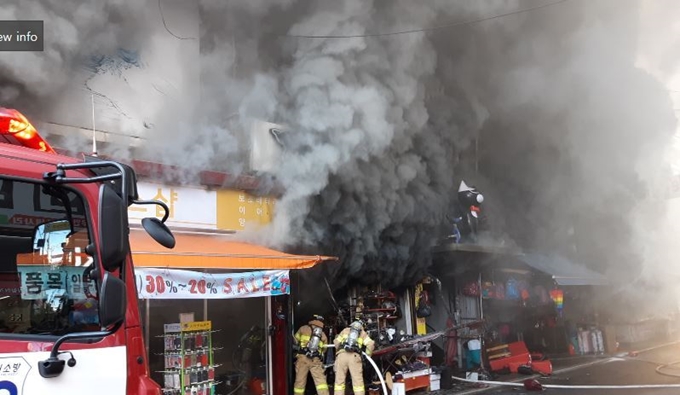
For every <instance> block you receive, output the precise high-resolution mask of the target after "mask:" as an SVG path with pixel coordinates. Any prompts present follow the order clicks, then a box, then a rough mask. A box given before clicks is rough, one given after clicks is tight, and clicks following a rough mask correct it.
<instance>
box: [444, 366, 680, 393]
mask: <svg viewBox="0 0 680 395" xmlns="http://www.w3.org/2000/svg"><path fill="white" fill-rule="evenodd" d="M614 360H616V359H615V358H611V359H608V360H607V361H609V362H611V361H614ZM635 360H636V361H640V362H647V363H650V364H654V365H656V369H655V371H656V373H659V374H661V375H664V376H669V377H680V374H673V373H668V372H662V370H663V369H665V368H668V367H670V366H674V365H678V364H680V361H675V362H670V363H667V364H659V363H657V362H652V361H647V360H641V359H635ZM534 377H535V376H534ZM452 378H453V379H454V380H456V381H461V382H465V383H470V384H486V385H490V386H506V387H523V388H525V389H530V390H542V389H549V388H552V389H661V388H680V384H631V385H563V384H542V383H540V382H538V381H536V380H535V379H533V378H527V379H526V380H524V382H522V383H508V382H504V381H492V380H468V379H463V378H460V377H455V376H453V377H452Z"/></svg>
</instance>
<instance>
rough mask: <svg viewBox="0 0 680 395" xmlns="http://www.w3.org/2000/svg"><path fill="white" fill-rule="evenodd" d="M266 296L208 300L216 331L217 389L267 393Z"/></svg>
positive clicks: (229, 393) (235, 394) (232, 394)
mask: <svg viewBox="0 0 680 395" xmlns="http://www.w3.org/2000/svg"><path fill="white" fill-rule="evenodd" d="M266 304H267V298H243V299H227V300H208V318H207V319H208V320H210V321H211V322H212V325H213V328H216V329H217V330H218V331H217V332H215V333H214V335H213V344H214V346H215V349H216V351H215V354H216V356H217V357H216V359H219V360H220V362H219V363H221V365H220V366H218V367H217V368H216V370H215V373H216V378H217V381H218V382H219V383H220V384H218V386H217V393H218V394H224V395H262V394H268V393H270V391H268V382H269V380H268V368H267V357H268V355H269V353H268V349H267V347H268V342H267V340H268V338H267V326H268V320H267V316H266V311H267V309H266Z"/></svg>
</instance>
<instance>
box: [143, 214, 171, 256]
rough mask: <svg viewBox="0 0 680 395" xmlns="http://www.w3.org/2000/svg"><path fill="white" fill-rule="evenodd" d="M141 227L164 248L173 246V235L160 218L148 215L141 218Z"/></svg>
mask: <svg viewBox="0 0 680 395" xmlns="http://www.w3.org/2000/svg"><path fill="white" fill-rule="evenodd" d="M142 227H144V230H146V233H148V234H149V236H151V238H152V239H154V240H156V242H157V243H158V244H160V245H162V246H163V247H165V248H170V249H172V248H175V236H173V234H172V232H171V231H170V229H168V227H167V226H166V225H165V224H164V223H163V222H161V220H160V219H158V218H154V217H149V218H144V219H142Z"/></svg>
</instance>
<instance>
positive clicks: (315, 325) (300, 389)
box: [293, 315, 329, 395]
mask: <svg viewBox="0 0 680 395" xmlns="http://www.w3.org/2000/svg"><path fill="white" fill-rule="evenodd" d="M326 344H328V338H327V337H326V334H325V333H323V317H322V316H320V315H315V316H314V318H313V319H312V320H311V321H309V323H308V324H307V325H303V326H301V327H300V329H298V331H297V333H295V344H294V349H295V351H296V352H297V355H296V356H295V358H296V360H295V384H293V392H294V393H295V394H304V393H305V387H306V386H307V373H311V375H312V379H314V384H315V385H316V392H317V394H318V395H329V392H328V382H327V381H326V374H325V373H324V367H323V358H322V356H323V353H324V351H325V349H326Z"/></svg>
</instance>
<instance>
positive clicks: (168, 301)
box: [130, 230, 333, 395]
mask: <svg viewBox="0 0 680 395" xmlns="http://www.w3.org/2000/svg"><path fill="white" fill-rule="evenodd" d="M175 238H176V242H177V243H176V246H175V248H174V249H173V250H164V249H163V247H160V246H158V245H157V244H156V243H154V242H153V241H152V240H151V238H150V237H148V236H147V235H146V234H145V233H144V232H143V231H141V230H132V231H131V235H130V240H131V248H132V250H133V259H134V260H135V265H136V267H137V270H136V276H137V284H138V291H139V297H140V301H139V303H140V309H141V312H142V317H143V321H144V333H145V341H146V345H147V348H148V355H149V364H150V369H151V371H152V377H153V378H154V379H155V380H156V381H158V382H159V383H160V384H161V385H167V386H169V387H185V388H186V385H185V383H186V380H184V377H182V378H179V377H180V373H178V372H177V371H176V369H168V365H170V366H175V365H176V364H177V360H172V359H171V360H168V358H166V357H167V356H168V355H170V356H174V357H175V358H179V357H178V356H177V355H178V351H182V350H184V349H177V350H174V349H173V350H168V344H167V343H166V341H167V339H168V338H169V337H172V338H178V337H179V335H177V334H176V332H180V333H182V332H181V330H180V329H178V328H181V324H185V323H189V322H193V323H194V324H191V325H194V326H196V325H198V326H199V327H200V328H204V329H200V330H199V331H198V332H197V333H199V335H197V336H196V334H195V333H193V334H192V333H190V334H189V335H191V336H192V338H195V337H197V338H198V339H201V344H203V347H202V348H201V350H202V351H203V350H205V353H206V354H209V355H210V358H209V360H208V361H209V362H210V366H214V367H215V368H214V371H213V372H211V375H212V376H211V377H214V382H215V385H216V393H221V394H225V395H226V394H230V393H231V394H237V393H239V394H275V395H279V394H287V393H288V382H287V381H288V370H289V369H291V368H292V366H291V365H290V364H289V363H288V360H287V359H286V357H285V356H286V354H287V352H288V348H289V343H290V338H289V334H290V332H291V330H292V328H291V327H290V325H289V323H290V322H291V317H290V314H289V313H288V311H289V303H288V296H289V295H290V270H298V269H306V268H311V267H313V266H314V265H316V264H318V263H320V262H322V261H325V260H331V259H333V258H329V257H323V256H298V255H290V254H285V253H282V252H278V251H274V250H270V249H267V248H264V247H260V246H256V245H252V244H246V243H239V242H234V241H231V240H230V236H224V235H222V236H220V235H208V234H189V233H181V232H176V233H175ZM185 326H187V325H185ZM205 328H210V329H205ZM173 331H174V332H173ZM208 334H209V335H210V338H209V340H210V341H209V342H208V341H207V339H208V337H207V335H208ZM208 344H210V347H209V348H208V346H207V345H208ZM182 352H185V351H182ZM190 354H191V353H190ZM181 356H182V357H185V355H183V354H182V355H181ZM190 357H191V356H188V358H190ZM204 358H208V355H206V356H205V357H204ZM199 365H200V366H204V365H201V364H200V363H199ZM188 366H189V367H190V368H191V369H190V372H189V374H187V375H186V376H187V377H188V380H189V382H190V383H194V381H193V380H194V379H193V378H192V377H191V374H190V373H191V372H193V371H195V370H197V369H196V366H197V365H194V361H193V360H191V362H189V363H188ZM199 370H200V369H199ZM206 373H207V372H206ZM173 375H174V376H175V377H172V376H173ZM178 380H179V382H178ZM199 380H200V376H199ZM201 383H203V381H201ZM193 387H195V388H198V389H199V391H200V388H201V387H200V385H194V386H193ZM189 388H192V386H191V385H190V386H189ZM166 393H167V394H173V395H174V394H175V393H177V394H182V395H184V393H185V392H172V391H167V392H166ZM199 393H200V392H199Z"/></svg>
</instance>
